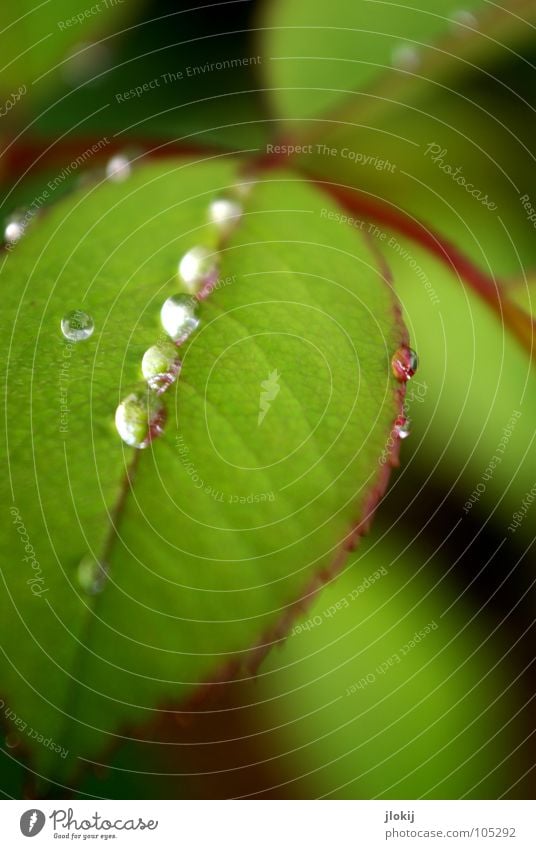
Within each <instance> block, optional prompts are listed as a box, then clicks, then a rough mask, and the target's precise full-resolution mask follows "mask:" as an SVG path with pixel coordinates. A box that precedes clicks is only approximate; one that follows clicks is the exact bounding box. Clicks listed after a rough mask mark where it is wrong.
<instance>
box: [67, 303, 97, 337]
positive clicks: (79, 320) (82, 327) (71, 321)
mask: <svg viewBox="0 0 536 849" xmlns="http://www.w3.org/2000/svg"><path fill="white" fill-rule="evenodd" d="M94 330H95V323H94V321H93V319H92V318H91V316H90V315H89V314H88V313H87V312H83V311H82V310H73V311H72V312H68V313H67V314H66V315H64V316H63V318H62V320H61V332H62V333H63V335H64V336H65V338H66V339H68V340H69V342H82V341H83V340H84V339H89V337H90V336H91V334H92V333H93V331H94Z"/></svg>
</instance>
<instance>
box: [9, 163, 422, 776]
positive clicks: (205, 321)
mask: <svg viewBox="0 0 536 849" xmlns="http://www.w3.org/2000/svg"><path fill="white" fill-rule="evenodd" d="M236 181H237V171H236V166H235V165H234V164H232V163H230V162H229V161H228V162H227V163H226V162H209V163H198V162H194V161H191V160H170V161H167V162H165V163H161V164H159V165H153V166H147V167H144V168H140V169H139V170H138V171H134V173H133V175H132V177H131V178H130V179H129V180H128V181H127V182H125V183H123V184H121V185H117V184H115V185H112V184H105V185H102V186H95V187H92V188H90V189H89V190H87V191H86V192H85V193H78V194H75V195H74V196H73V197H71V198H69V199H67V200H64V201H63V202H61V203H60V204H58V205H57V207H55V208H54V209H53V210H52V211H50V213H49V214H48V215H47V216H45V217H43V218H42V220H40V221H36V222H34V223H33V225H32V226H31V227H30V228H29V229H28V232H27V235H26V236H25V237H24V239H23V240H22V241H21V243H20V244H18V245H17V247H16V249H15V250H14V251H12V252H10V253H6V254H5V255H4V257H3V258H2V270H1V276H2V284H3V290H4V310H3V313H2V323H3V329H2V338H3V339H4V340H5V345H6V347H5V353H4V362H5V370H4V380H5V383H6V387H5V388H6V389H7V393H6V398H7V400H6V410H5V412H6V423H7V434H6V438H5V440H4V441H3V449H5V453H7V457H8V461H7V469H6V473H5V475H3V477H2V490H3V491H2V497H3V500H4V501H5V502H7V503H8V504H9V503H11V504H12V505H13V507H12V513H11V514H10V523H11V527H10V531H9V533H8V535H7V536H6V537H5V538H4V540H3V550H2V577H3V582H4V590H3V593H2V611H3V612H2V617H1V620H0V621H1V623H2V624H1V626H0V628H1V631H0V639H1V645H2V650H3V654H2V682H3V683H2V688H3V693H2V695H3V697H5V698H6V702H7V703H8V704H9V705H10V706H11V708H12V709H13V710H14V711H15V712H16V714H17V715H18V716H20V717H21V718H22V720H21V721H23V722H25V723H26V724H27V729H29V728H33V729H35V730H36V734H38V735H40V739H41V742H39V741H36V740H35V739H34V738H33V737H32V736H31V735H30V733H29V731H28V730H25V731H22V730H20V729H19V731H18V734H19V737H20V751H23V750H24V749H26V750H29V751H30V753H31V755H32V762H33V764H34V765H35V769H36V771H37V773H38V774H40V775H44V776H50V775H51V774H52V775H54V776H55V777H56V778H57V779H58V780H59V781H65V780H66V777H68V776H70V775H72V774H73V773H74V772H76V770H77V768H80V766H81V765H83V764H84V763H85V762H86V761H85V760H84V759H88V760H91V759H95V757H96V755H97V753H98V752H100V751H101V750H102V749H104V748H106V747H108V746H110V745H112V744H113V743H114V742H117V741H121V740H122V739H124V738H125V737H126V738H128V737H129V736H132V737H134V738H135V737H136V736H137V734H136V730H135V729H136V726H137V725H139V724H143V723H146V722H148V721H150V720H151V719H154V718H155V716H157V715H158V711H160V710H163V709H164V708H165V707H166V706H169V705H170V704H177V703H178V702H179V701H180V700H181V699H184V698H185V697H186V696H187V695H188V694H190V693H191V692H192V691H193V690H194V688H195V687H196V686H198V685H199V683H200V682H203V681H206V680H210V679H211V678H213V677H214V674H215V672H216V670H218V669H222V668H225V665H226V664H229V663H233V664H235V665H236V664H238V666H239V667H240V666H241V667H243V668H245V667H246V666H247V665H248V663H249V658H250V652H251V649H252V647H253V646H259V644H260V645H261V646H262V644H263V642H268V643H270V641H271V639H272V637H270V636H268V637H267V638H265V637H264V636H263V635H271V634H272V633H273V631H274V629H275V628H277V627H281V623H282V621H283V622H284V620H285V615H286V614H288V612H289V610H290V609H291V607H292V605H294V603H295V602H296V600H297V599H298V598H299V597H300V596H301V595H302V594H303V593H304V592H305V590H306V588H309V589H310V587H311V585H312V584H314V583H315V581H317V580H318V579H319V578H320V577H321V576H323V575H326V574H327V573H328V572H329V571H330V570H333V569H334V568H335V567H336V565H337V564H339V562H340V558H341V553H342V549H343V548H344V545H345V543H346V542H347V541H348V538H349V535H351V533H352V530H353V529H354V527H355V524H356V522H358V521H359V520H360V518H363V517H364V516H367V515H368V513H369V512H370V509H371V507H372V506H373V504H374V501H375V500H377V498H378V497H379V495H380V493H381V487H382V485H383V484H384V483H385V467H384V466H382V465H381V463H380V458H381V457H382V454H383V452H384V449H385V446H386V442H387V440H388V438H389V434H390V431H391V427H392V423H393V419H394V418H395V416H396V415H397V412H398V410H399V407H400V400H401V394H400V387H399V385H398V384H397V383H396V381H395V379H394V377H393V376H392V373H391V370H390V359H391V356H392V354H393V352H394V350H395V349H396V348H397V347H398V345H399V344H400V343H401V342H403V341H404V340H405V339H406V333H405V330H404V328H403V326H402V324H401V321H400V318H399V315H398V312H397V308H396V304H395V301H394V299H393V293H392V291H391V289H390V287H389V285H388V284H387V283H386V282H385V280H384V278H383V276H382V273H381V272H380V270H379V268H378V266H377V262H376V259H375V256H374V255H373V253H371V251H370V250H369V248H368V246H366V245H365V243H364V242H363V240H362V238H361V236H359V235H358V234H356V233H355V232H354V231H352V230H351V228H347V227H344V226H338V227H333V226H331V227H328V226H327V213H328V212H329V213H332V214H336V213H337V208H336V207H335V206H334V205H333V204H332V202H331V201H330V200H329V199H326V197H325V196H324V195H323V194H321V193H320V192H319V191H318V190H317V189H315V188H313V187H311V186H310V185H308V184H306V183H304V182H303V181H302V180H301V179H300V178H298V177H296V176H295V175H293V174H292V173H291V172H271V173H270V179H268V180H266V181H264V182H262V181H261V182H259V183H257V184H256V185H255V186H254V188H253V191H252V193H251V195H250V197H249V198H248V201H247V207H246V214H245V215H244V216H243V219H242V220H241V222H240V226H239V227H238V228H237V229H236V230H235V232H234V234H233V235H232V237H231V238H230V240H229V242H228V243H227V245H226V247H225V249H224V250H223V251H222V253H221V270H220V286H219V287H218V288H217V290H216V291H215V292H214V293H213V294H212V296H211V297H210V298H209V299H208V300H207V301H205V302H203V304H202V305H201V307H200V317H201V325H200V328H199V329H198V331H197V332H196V333H195V334H194V335H193V336H192V337H191V339H190V340H189V341H188V342H187V343H186V344H185V345H184V347H183V348H182V351H183V369H182V372H181V375H180V379H179V381H178V382H177V383H176V384H175V385H174V386H173V387H171V388H170V389H169V390H168V392H167V393H166V396H165V401H166V404H167V410H168V413H167V423H166V426H165V432H164V435H163V436H162V437H161V438H159V439H156V440H155V441H153V442H152V443H151V445H150V446H149V447H148V448H147V449H146V450H145V451H141V452H137V451H135V450H134V449H131V448H128V447H127V446H126V445H124V444H123V443H122V442H121V440H120V439H119V437H118V435H117V433H116V432H115V429H114V412H115V408H116V406H117V404H118V403H119V402H120V400H121V399H122V398H123V397H124V396H125V395H127V394H128V393H129V392H130V391H131V390H132V388H133V387H135V386H136V385H137V383H138V381H139V380H140V362H141V357H142V355H143V352H144V351H145V350H146V349H147V347H149V346H150V345H152V344H154V343H155V342H156V341H157V340H158V338H159V336H161V333H162V331H161V329H160V328H159V319H158V316H159V311H160V306H161V304H162V302H163V301H164V300H165V298H167V297H168V296H170V295H171V294H173V293H175V292H176V291H177V290H178V288H179V285H178V282H177V278H176V268H177V261H178V259H179V258H180V257H181V256H182V254H183V253H184V252H185V251H186V250H188V249H189V248H191V247H192V245H195V244H199V243H201V244H205V245H207V246H209V247H212V248H214V247H215V245H216V241H215V240H216V235H215V233H214V231H213V230H212V229H211V227H210V226H209V225H207V223H206V209H207V204H208V202H209V201H210V199H211V198H212V197H213V196H214V195H215V194H218V193H220V192H225V191H227V190H228V189H229V187H232V186H233V185H234V184H235V183H236ZM77 308H81V309H84V310H86V311H87V312H88V313H90V314H91V315H92V317H93V319H94V321H95V332H94V334H93V335H92V336H91V337H90V338H89V339H87V340H86V341H84V342H79V343H76V344H69V343H67V342H66V340H65V339H63V337H62V335H61V333H60V320H61V318H62V317H63V316H64V314H65V313H66V312H68V311H70V310H75V309H77ZM274 373H276V375H277V377H276V378H274ZM270 375H271V376H272V377H271V378H270ZM269 379H271V380H272V381H273V380H274V379H276V381H277V382H278V385H279V391H278V392H277V393H276V394H275V397H273V398H272V399H271V400H270V402H269V405H268V410H267V412H266V415H265V417H264V419H263V421H262V424H260V425H259V410H260V401H261V393H262V392H263V391H265V389H266V381H267V380H269ZM272 394H273V393H272ZM3 453H4V452H3ZM129 481H130V483H129ZM21 528H23V531H21ZM20 537H23V542H24V544H21V539H20ZM26 545H28V546H30V551H29V554H28V555H27V554H26V551H27V549H26V548H25V546H26ZM88 553H89V554H90V555H91V556H93V557H95V558H96V559H98V560H101V561H106V563H107V567H108V570H109V571H108V580H107V581H106V583H105V585H104V587H103V589H102V591H101V592H100V593H97V594H96V595H87V594H86V593H85V592H84V591H83V589H82V588H81V587H80V586H79V584H78V579H77V574H78V573H77V570H78V565H79V563H80V562H81V560H82V559H83V558H84V557H85V556H87V555H88ZM24 556H29V558H30V559H29V562H28V561H24V560H23V559H22V558H23V557H24ZM32 557H34V558H35V562H33V561H32ZM36 563H37V564H38V565H37V567H36ZM32 579H37V583H35V582H34V584H33V585H32V584H29V583H28V581H30V580H32ZM32 586H33V587H34V590H33V591H32ZM36 587H37V588H38V592H37V591H35V588H36ZM43 740H46V741H48V744H45V743H43V742H42V741H43ZM53 747H59V749H56V750H54V749H53ZM63 752H66V753H67V754H66V755H65V756H64V755H63Z"/></svg>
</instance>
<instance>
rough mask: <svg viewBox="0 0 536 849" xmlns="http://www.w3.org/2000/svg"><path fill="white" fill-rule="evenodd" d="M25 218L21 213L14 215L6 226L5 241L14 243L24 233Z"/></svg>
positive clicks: (10, 243) (9, 243)
mask: <svg viewBox="0 0 536 849" xmlns="http://www.w3.org/2000/svg"><path fill="white" fill-rule="evenodd" d="M25 226H26V225H25V222H24V218H23V217H22V216H21V215H13V216H12V217H11V218H10V219H9V220H8V221H7V222H6V226H5V228H4V241H5V242H6V243H7V244H8V245H14V244H16V242H18V241H19V239H20V238H21V237H22V236H23V235H24V230H25Z"/></svg>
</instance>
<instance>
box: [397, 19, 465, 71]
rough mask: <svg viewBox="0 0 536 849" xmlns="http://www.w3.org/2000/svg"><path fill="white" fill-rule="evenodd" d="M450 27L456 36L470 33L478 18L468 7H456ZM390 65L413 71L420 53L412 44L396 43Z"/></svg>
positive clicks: (418, 64)
mask: <svg viewBox="0 0 536 849" xmlns="http://www.w3.org/2000/svg"><path fill="white" fill-rule="evenodd" d="M450 24H451V29H452V31H453V33H454V34H455V35H457V36H460V37H464V36H467V35H470V34H471V32H472V31H474V30H477V29H478V19H477V17H476V15H475V14H474V13H473V12H470V11H469V10H468V9H458V11H456V12H454V13H453V14H452V15H451V18H450ZM391 65H392V66H393V68H396V69H397V70H399V71H408V72H415V71H417V70H418V69H419V67H420V65H421V53H420V51H419V49H418V47H415V45H413V44H404V43H403V44H397V46H396V47H395V48H394V49H393V52H392V53H391Z"/></svg>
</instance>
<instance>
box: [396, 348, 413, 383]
mask: <svg viewBox="0 0 536 849" xmlns="http://www.w3.org/2000/svg"><path fill="white" fill-rule="evenodd" d="M418 365H419V358H418V357H417V354H416V353H415V351H414V350H413V348H409V347H408V346H407V345H401V346H400V348H398V350H397V351H396V352H395V354H394V355H393V359H392V360H391V368H392V370H393V374H394V376H395V377H396V379H397V380H400V382H401V383H405V382H406V380H409V379H410V377H413V375H414V374H415V372H416V371H417V366H418Z"/></svg>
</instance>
